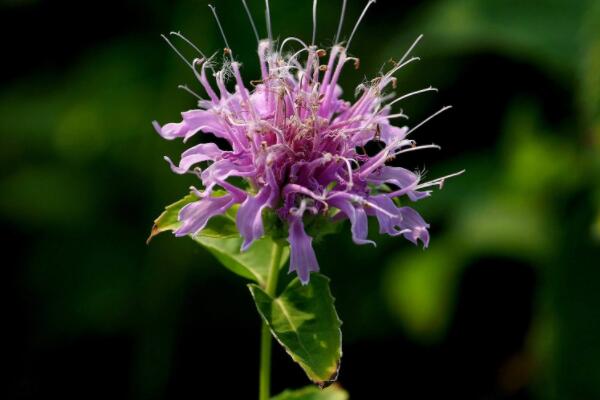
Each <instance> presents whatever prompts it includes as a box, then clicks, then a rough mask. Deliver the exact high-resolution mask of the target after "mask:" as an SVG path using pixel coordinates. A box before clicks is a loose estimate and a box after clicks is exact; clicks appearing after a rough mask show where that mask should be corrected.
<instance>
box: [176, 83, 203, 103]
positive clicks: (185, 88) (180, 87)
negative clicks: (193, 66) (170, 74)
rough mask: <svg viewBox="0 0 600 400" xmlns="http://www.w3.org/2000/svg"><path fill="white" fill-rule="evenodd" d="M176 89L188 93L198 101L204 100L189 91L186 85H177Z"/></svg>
mask: <svg viewBox="0 0 600 400" xmlns="http://www.w3.org/2000/svg"><path fill="white" fill-rule="evenodd" d="M177 88H178V89H181V90H185V91H186V92H188V93H189V94H191V95H192V96H194V97H196V98H198V100H204V99H203V98H202V97H200V95H199V94H198V93H196V92H194V91H193V90H192V89H190V88H189V87H188V86H187V85H178V86H177Z"/></svg>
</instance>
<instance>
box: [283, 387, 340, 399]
mask: <svg viewBox="0 0 600 400" xmlns="http://www.w3.org/2000/svg"><path fill="white" fill-rule="evenodd" d="M348 398H349V396H348V392H346V391H345V390H344V389H342V388H341V387H339V386H338V385H333V386H330V387H328V388H327V389H319V388H318V387H315V386H307V387H305V388H302V389H296V390H286V391H284V392H282V393H280V394H278V395H277V396H275V397H273V398H272V399H271V400H348Z"/></svg>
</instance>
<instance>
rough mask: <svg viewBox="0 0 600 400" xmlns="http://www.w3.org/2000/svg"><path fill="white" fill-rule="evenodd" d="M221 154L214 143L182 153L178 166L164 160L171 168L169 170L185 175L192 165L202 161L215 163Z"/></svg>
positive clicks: (167, 158) (197, 146) (168, 159)
mask: <svg viewBox="0 0 600 400" xmlns="http://www.w3.org/2000/svg"><path fill="white" fill-rule="evenodd" d="M222 154H223V150H221V149H219V148H218V147H217V145H216V144H214V143H203V144H199V145H196V146H194V147H191V148H190V149H188V150H186V151H184V152H183V154H182V155H181V161H179V166H175V165H174V164H173V162H172V161H171V159H170V158H169V157H165V160H167V162H168V163H169V165H170V166H171V170H173V172H175V173H176V174H185V173H186V172H188V171H189V169H190V168H191V167H192V165H194V164H198V163H199V162H202V161H209V160H210V161H216V159H217V158H218V157H220V156H221V155H222Z"/></svg>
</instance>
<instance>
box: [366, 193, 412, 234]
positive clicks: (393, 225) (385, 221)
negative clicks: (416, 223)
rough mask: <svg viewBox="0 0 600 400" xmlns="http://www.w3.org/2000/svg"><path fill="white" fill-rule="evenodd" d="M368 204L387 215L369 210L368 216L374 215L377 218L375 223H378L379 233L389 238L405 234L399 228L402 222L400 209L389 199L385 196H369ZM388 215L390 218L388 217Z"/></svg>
mask: <svg viewBox="0 0 600 400" xmlns="http://www.w3.org/2000/svg"><path fill="white" fill-rule="evenodd" d="M369 202H370V203H373V204H375V205H376V206H378V207H380V208H381V209H383V210H385V211H387V213H384V212H381V211H380V210H377V209H375V208H371V209H370V210H369V212H368V214H369V215H375V217H377V222H379V233H382V234H383V233H385V234H388V235H390V236H397V235H400V234H403V233H406V231H403V230H402V228H400V224H401V222H402V216H401V215H400V209H399V208H398V207H396V205H395V204H394V201H393V200H392V199H391V198H389V197H388V196H386V195H378V196H371V197H369ZM390 214H391V215H392V216H390Z"/></svg>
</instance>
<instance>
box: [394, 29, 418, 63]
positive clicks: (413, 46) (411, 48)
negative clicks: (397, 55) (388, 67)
mask: <svg viewBox="0 0 600 400" xmlns="http://www.w3.org/2000/svg"><path fill="white" fill-rule="evenodd" d="M422 38H423V35H419V37H418V38H417V39H416V40H415V41H414V42H413V44H412V45H411V46H410V47H409V48H408V50H406V53H404V55H403V56H402V58H401V59H400V61H398V64H402V62H403V61H404V60H405V59H406V57H408V55H409V54H410V52H411V51H412V50H413V49H414V48H415V46H416V45H417V43H419V42H420V41H421V39H422Z"/></svg>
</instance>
